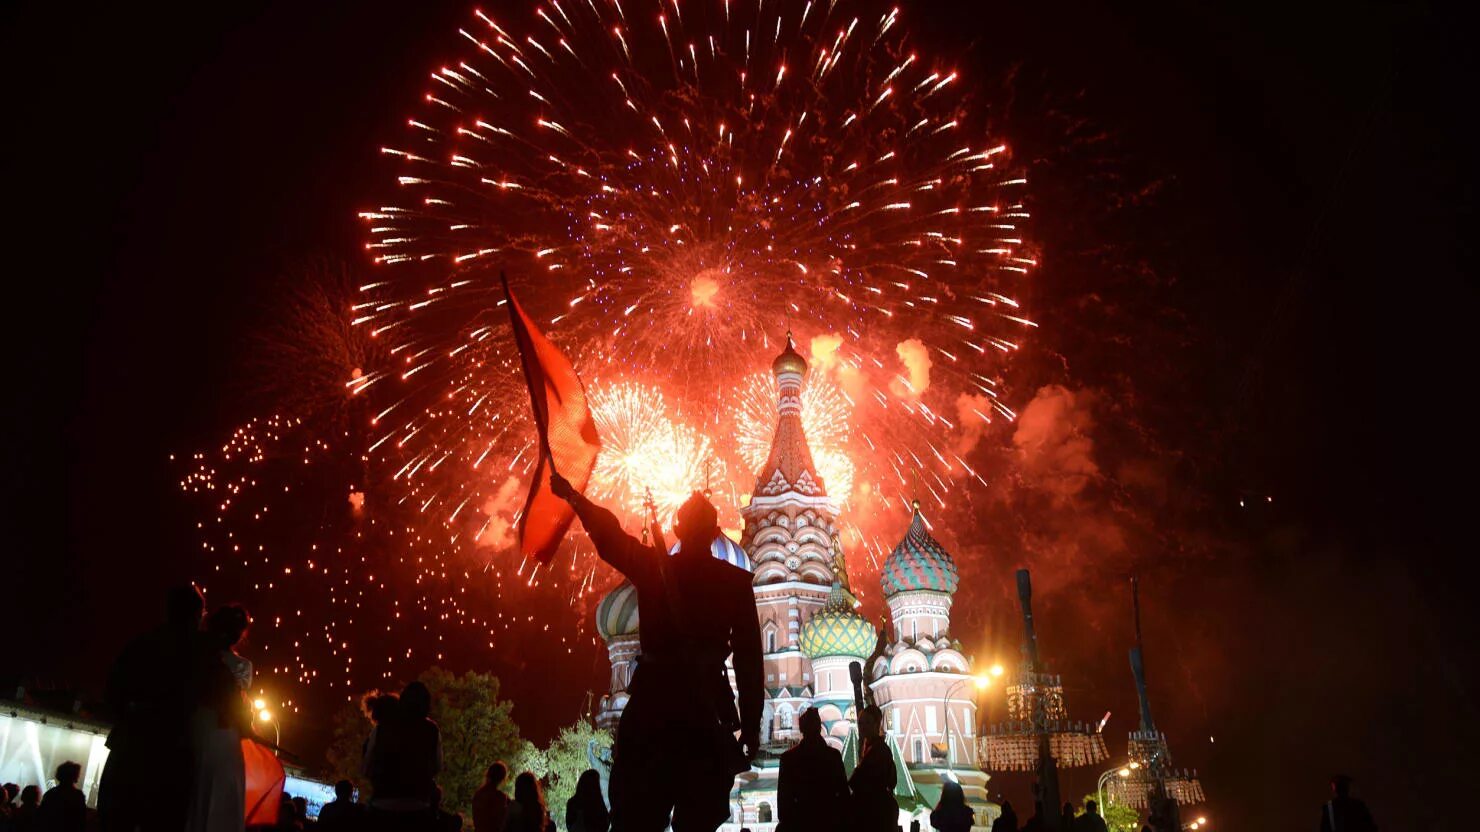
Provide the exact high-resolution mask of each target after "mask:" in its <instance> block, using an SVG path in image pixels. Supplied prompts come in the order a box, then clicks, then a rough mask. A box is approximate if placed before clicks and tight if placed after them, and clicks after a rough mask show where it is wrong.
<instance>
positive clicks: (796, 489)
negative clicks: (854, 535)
mask: <svg viewBox="0 0 1480 832" xmlns="http://www.w3.org/2000/svg"><path fill="white" fill-rule="evenodd" d="M771 372H772V373H773V374H774V375H775V376H776V389H777V393H778V400H777V411H778V415H779V417H780V418H778V419H777V420H776V436H775V438H774V439H772V440H771V453H770V455H769V456H768V457H766V464H765V465H762V466H761V470H760V471H759V473H758V475H757V477H756V483H755V497H756V498H762V497H775V496H779V495H782V494H786V493H788V492H793V493H796V494H800V495H804V496H807V497H826V496H827V489H826V488H825V487H824V485H823V482H822V477H821V476H819V475H818V473H817V466H816V465H815V464H814V463H813V462H812V449H811V448H809V447H808V446H807V436H806V434H805V432H804V431H803V430H802V385H803V384H804V383H805V382H806V377H807V361H806V359H804V358H802V356H801V354H800V353H798V352H797V351H796V346H795V345H794V344H793V343H792V340H791V333H790V332H788V333H786V349H785V350H782V352H781V354H780V355H778V356H776V360H775V361H772V362H771Z"/></svg>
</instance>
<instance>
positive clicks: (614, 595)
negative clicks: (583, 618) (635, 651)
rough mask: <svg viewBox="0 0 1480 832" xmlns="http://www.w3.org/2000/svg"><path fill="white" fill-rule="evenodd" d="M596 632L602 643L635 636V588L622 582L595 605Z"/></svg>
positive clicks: (626, 582) (628, 583)
mask: <svg viewBox="0 0 1480 832" xmlns="http://www.w3.org/2000/svg"><path fill="white" fill-rule="evenodd" d="M596 632H597V634H598V635H600V636H601V640H602V641H611V640H612V639H614V638H620V637H622V636H635V635H637V587H635V586H633V585H632V584H631V583H630V582H628V581H623V582H622V583H621V584H619V585H618V586H617V588H616V589H613V590H612V591H611V592H608V593H607V594H606V597H605V598H602V599H601V603H599V604H597V605H596Z"/></svg>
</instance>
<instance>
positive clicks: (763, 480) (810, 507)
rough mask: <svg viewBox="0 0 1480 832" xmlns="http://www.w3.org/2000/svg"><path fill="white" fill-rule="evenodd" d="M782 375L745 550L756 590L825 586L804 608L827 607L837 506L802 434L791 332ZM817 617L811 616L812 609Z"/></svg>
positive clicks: (800, 377) (747, 510) (800, 361)
mask: <svg viewBox="0 0 1480 832" xmlns="http://www.w3.org/2000/svg"><path fill="white" fill-rule="evenodd" d="M771 372H772V373H773V374H774V375H775V376H776V434H775V436H774V437H773V438H772V440H771V452H770V454H768V455H767V457H766V462H765V464H764V465H762V466H761V468H760V470H759V471H757V472H756V481H755V492H754V493H753V494H752V495H751V497H750V502H749V504H747V505H746V506H745V507H744V508H742V509H741V510H740V514H741V516H742V517H744V519H745V530H744V533H743V534H742V536H741V538H740V546H741V548H743V549H745V550H746V551H747V552H749V553H750V562H751V565H752V567H753V570H754V572H755V583H756V585H757V586H760V585H762V584H775V583H794V582H801V583H805V584H811V585H815V586H817V587H818V597H817V598H816V599H810V598H809V599H808V600H805V601H802V602H801V603H802V604H803V606H805V607H808V608H811V607H812V606H813V604H814V603H815V606H816V607H817V608H820V607H821V606H822V605H823V603H824V601H825V599H826V596H825V595H823V594H822V593H824V592H826V587H829V586H831V584H832V582H833V570H832V551H833V546H834V543H833V541H834V538H835V537H836V535H837V533H838V532H837V520H838V507H837V505H835V504H834V503H833V500H832V498H831V497H829V496H828V495H827V488H826V487H825V485H824V483H823V481H822V477H821V476H819V475H818V473H817V466H816V464H815V463H814V462H813V460H812V451H811V449H810V448H809V447H807V435H806V432H805V430H803V428H802V388H803V385H805V384H806V377H807V361H806V359H804V358H802V356H801V354H800V353H798V352H797V350H796V345H795V344H794V343H793V341H792V338H791V333H789V332H788V333H787V334H786V348H785V349H784V350H782V351H781V354H780V355H778V356H776V360H774V361H772V362H771ZM809 612H810V609H809ZM807 617H808V616H807V615H802V614H801V612H800V610H799V611H798V618H797V620H796V621H794V622H782V623H783V624H784V625H788V626H786V630H787V632H785V633H784V634H783V635H784V638H782V639H781V640H782V641H783V642H784V643H785V644H786V645H788V646H789V647H791V648H793V649H796V648H797V638H798V636H799V635H800V634H799V633H798V632H797V631H796V630H795V629H794V628H793V627H792V626H789V625H793V624H794V625H796V626H800V624H803V623H805V619H806V618H807Z"/></svg>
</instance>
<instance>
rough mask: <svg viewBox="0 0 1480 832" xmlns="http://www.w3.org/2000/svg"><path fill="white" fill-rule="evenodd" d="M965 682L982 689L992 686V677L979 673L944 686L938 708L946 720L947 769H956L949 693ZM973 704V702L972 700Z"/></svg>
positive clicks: (979, 689)
mask: <svg viewBox="0 0 1480 832" xmlns="http://www.w3.org/2000/svg"><path fill="white" fill-rule="evenodd" d="M967 682H971V683H973V684H975V685H976V689H977V690H978V691H984V690H986V689H987V688H989V687H991V686H992V677H991V676H989V675H987V674H985V673H979V674H977V675H975V676H969V677H967V678H965V679H957V680H956V681H954V682H952V683H951V686H950V687H948V688H946V694H945V696H942V697H941V700H940V710H941V714H942V715H943V716H944V717H945V722H946V732H945V739H946V769H947V770H948V771H955V769H956V755H954V754H952V753H951V694H953V693H955V692H956V688H959V687H961V686H962V685H964V684H966V683H967ZM973 704H975V703H974V702H973Z"/></svg>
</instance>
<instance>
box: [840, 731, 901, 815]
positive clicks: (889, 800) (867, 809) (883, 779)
mask: <svg viewBox="0 0 1480 832" xmlns="http://www.w3.org/2000/svg"><path fill="white" fill-rule="evenodd" d="M858 736H859V738H860V739H861V741H862V743H863V753H861V754H860V755H859V758H858V766H857V767H856V768H854V769H853V776H852V777H850V778H848V788H849V789H851V790H852V792H853V794H852V797H851V799H850V801H849V811H848V816H849V819H850V825H849V827H848V828H849V829H855V830H859V832H893V830H895V829H896V828H898V826H899V803H898V802H897V801H896V800H895V799H894V787H895V785H897V784H898V782H899V774H898V772H896V771H895V769H894V752H892V751H890V750H889V741H888V739H887V738H885V736H884V712H883V711H881V710H879V706H878V705H869V706H868V707H866V708H864V709H863V712H862V713H861V714H859V716H858Z"/></svg>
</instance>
